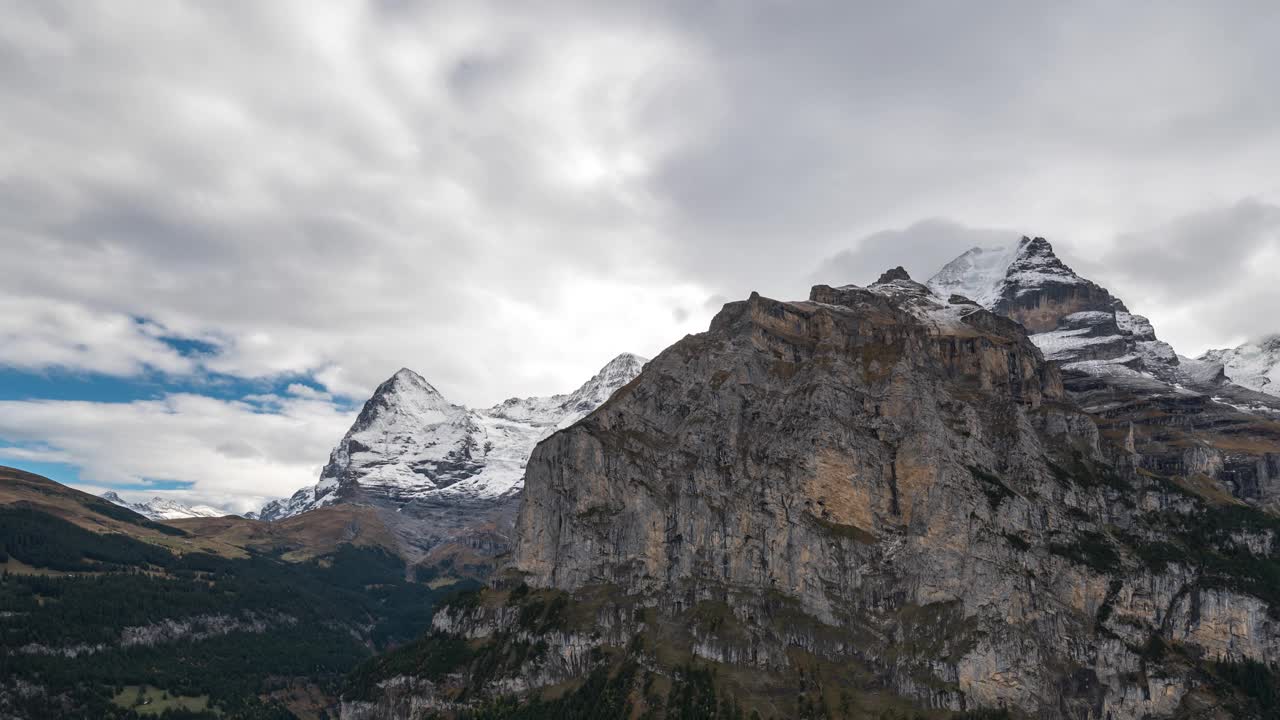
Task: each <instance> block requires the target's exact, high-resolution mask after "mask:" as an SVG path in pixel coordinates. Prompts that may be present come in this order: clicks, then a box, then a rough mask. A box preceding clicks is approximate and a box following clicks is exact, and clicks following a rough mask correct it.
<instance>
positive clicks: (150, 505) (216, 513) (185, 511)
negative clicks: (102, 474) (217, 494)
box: [101, 490, 231, 520]
mask: <svg viewBox="0 0 1280 720" xmlns="http://www.w3.org/2000/svg"><path fill="white" fill-rule="evenodd" d="M101 497H102V499H103V500H106V501H107V502H110V503H114V504H116V505H120V506H121V507H126V508H129V509H130V510H132V511H134V512H136V513H138V514H139V515H142V516H143V517H145V518H148V519H150V520H182V519H184V518H195V517H222V516H224V515H230V514H231V513H229V512H227V511H226V510H220V509H218V508H216V507H211V506H209V505H187V504H185V503H180V502H178V501H177V500H171V499H169V498H162V497H153V498H151V499H150V500H148V501H146V502H141V503H131V502H129V501H128V500H125V499H124V498H122V497H120V495H119V494H118V493H116V492H115V491H114V490H110V491H107V492H105V493H103V494H102V495H101Z"/></svg>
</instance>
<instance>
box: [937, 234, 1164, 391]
mask: <svg viewBox="0 0 1280 720" xmlns="http://www.w3.org/2000/svg"><path fill="white" fill-rule="evenodd" d="M928 286H929V287H930V288H931V289H932V290H933V291H934V292H936V293H938V294H939V295H942V296H943V297H948V296H950V295H960V296H963V297H967V298H969V299H971V300H973V301H974V302H977V303H978V304H980V305H982V306H983V307H985V308H987V309H988V310H991V311H992V312H994V313H996V314H998V315H1004V316H1005V317H1008V318H1011V319H1013V320H1016V321H1017V322H1018V323H1020V324H1021V325H1022V326H1023V327H1025V328H1027V331H1028V332H1029V333H1030V334H1031V340H1032V342H1034V343H1035V344H1036V346H1037V347H1039V348H1040V350H1041V351H1042V352H1043V353H1044V354H1045V358H1046V359H1048V360H1057V361H1059V362H1061V363H1063V365H1064V367H1066V368H1067V369H1073V368H1074V369H1079V370H1082V371H1085V372H1090V373H1093V374H1099V373H1111V374H1123V375H1139V374H1148V375H1153V376H1156V377H1163V378H1169V377H1172V376H1173V374H1174V373H1175V372H1176V368H1177V366H1178V364H1179V361H1178V356H1177V354H1176V353H1175V352H1174V351H1173V348H1172V347H1170V346H1169V344H1168V343H1165V342H1162V341H1160V340H1159V339H1157V338H1156V334H1155V329H1154V328H1153V327H1152V326H1151V322H1150V321H1149V320H1147V318H1145V317H1143V316H1141V315H1134V314H1132V313H1130V312H1129V309H1128V308H1126V307H1125V305H1124V303H1123V302H1121V301H1120V300H1119V299H1118V298H1116V297H1114V296H1113V295H1112V294H1111V293H1110V292H1108V291H1107V290H1106V289H1105V288H1103V287H1101V286H1100V285H1098V284H1096V283H1094V282H1092V281H1090V280H1086V279H1085V278H1082V277H1080V276H1079V275H1077V274H1076V273H1075V271H1074V270H1072V269H1071V268H1070V267H1068V266H1067V265H1066V264H1065V263H1063V262H1062V260H1060V259H1059V258H1058V256H1057V255H1055V254H1054V252H1053V246H1052V245H1050V244H1049V242H1048V241H1047V240H1045V239H1044V238H1039V237H1037V238H1028V237H1024V238H1022V239H1021V240H1020V241H1018V242H1016V243H1014V244H1012V245H1010V246H1008V247H1004V248H973V249H972V250H969V251H968V252H966V253H964V254H963V255H961V256H960V257H958V258H956V259H955V260H952V261H951V262H949V263H947V265H945V266H944V267H943V268H942V269H941V270H940V271H938V274H936V275H934V276H933V277H932V278H930V279H929V281H928Z"/></svg>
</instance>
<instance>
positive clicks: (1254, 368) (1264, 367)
mask: <svg viewBox="0 0 1280 720" xmlns="http://www.w3.org/2000/svg"><path fill="white" fill-rule="evenodd" d="M1199 360H1200V361H1201V362H1205V363H1217V364H1221V365H1222V366H1223V371H1224V372H1225V374H1226V376H1227V377H1229V378H1231V381H1232V382H1234V383H1236V384H1237V385H1243V386H1244V387H1247V388H1249V389H1251V390H1257V391H1258V392H1263V393H1267V394H1268V395H1275V396H1277V397H1280V334H1276V335H1270V336H1268V337H1264V338H1262V339H1260V340H1256V341H1253V342H1247V343H1245V344H1243V345H1241V346H1240V347H1236V348H1231V349H1227V350H1210V351H1208V352H1206V353H1205V354H1203V355H1201V356H1200V357H1199Z"/></svg>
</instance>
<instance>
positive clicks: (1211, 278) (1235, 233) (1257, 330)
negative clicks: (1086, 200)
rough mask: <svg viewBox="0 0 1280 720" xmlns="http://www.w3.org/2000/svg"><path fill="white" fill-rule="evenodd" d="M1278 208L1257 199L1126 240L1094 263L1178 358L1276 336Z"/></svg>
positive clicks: (1187, 217)
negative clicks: (1153, 324)
mask: <svg viewBox="0 0 1280 720" xmlns="http://www.w3.org/2000/svg"><path fill="white" fill-rule="evenodd" d="M1276 268H1280V206H1277V205H1274V204H1271V203H1267V202H1262V201H1259V200H1256V199H1245V200H1241V201H1240V202H1237V203H1234V204H1232V205H1229V206H1226V207H1220V208H1214V209H1211V210H1205V211H1201V212H1196V213H1190V214H1187V215H1184V216H1182V217H1179V218H1176V219H1174V220H1171V221H1169V222H1167V223H1163V224H1161V225H1159V226H1156V227H1154V228H1151V229H1148V230H1143V231H1140V232H1131V233H1125V234H1123V235H1121V236H1120V237H1118V238H1117V239H1116V242H1115V245H1114V247H1113V248H1112V249H1111V250H1110V251H1109V252H1107V253H1106V254H1104V255H1103V256H1102V257H1101V258H1100V259H1099V260H1098V262H1097V263H1096V265H1095V268H1094V269H1095V271H1096V273H1097V274H1098V275H1099V276H1100V278H1106V279H1108V281H1109V282H1114V283H1117V284H1122V285H1123V286H1124V287H1125V288H1126V290H1127V292H1128V295H1127V296H1126V302H1127V303H1129V305H1130V307H1131V308H1134V309H1135V311H1137V310H1136V308H1144V310H1143V311H1144V312H1149V313H1150V314H1151V315H1152V319H1153V320H1156V321H1158V322H1157V325H1156V327H1157V330H1158V331H1160V332H1161V334H1162V336H1163V337H1164V338H1165V339H1166V340H1169V341H1170V342H1172V343H1173V345H1174V347H1176V348H1177V349H1178V350H1179V352H1182V353H1183V354H1191V355H1198V354H1199V353H1200V352H1202V351H1203V350H1205V349H1208V348H1209V347H1223V346H1233V345H1236V344H1239V343H1240V342H1242V341H1243V340H1245V339H1249V338H1252V337H1255V336H1257V335H1261V334H1265V333H1267V332H1275V331H1276V330H1277V329H1280V323H1277V321H1276V318H1275V317H1274V311H1275V310H1276V309H1277V308H1280V285H1277V283H1276V277H1277V273H1276Z"/></svg>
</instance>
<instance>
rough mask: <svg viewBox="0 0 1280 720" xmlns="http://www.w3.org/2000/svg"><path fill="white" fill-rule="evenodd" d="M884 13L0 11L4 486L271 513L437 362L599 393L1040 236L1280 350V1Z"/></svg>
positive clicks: (1098, 270) (1187, 329)
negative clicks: (719, 328)
mask: <svg viewBox="0 0 1280 720" xmlns="http://www.w3.org/2000/svg"><path fill="white" fill-rule="evenodd" d="M880 5H881V7H878V8H877V7H874V6H873V4H869V3H848V2H837V1H834V0H833V1H831V2H785V3H784V2H778V1H776V0H735V1H733V2H728V1H721V0H708V1H707V2H696V3H688V2H670V3H667V2H660V1H657V0H655V1H653V2H644V3H630V2H626V3H624V2H599V1H598V0H594V1H591V2H581V3H574V2H537V1H534V2H520V3H511V2H508V3H489V2H485V1H484V0H467V1H465V2H425V1H424V2H411V1H409V0H376V1H370V2H358V1H355V0H334V1H332V2H324V3H316V2H310V1H307V0H275V1H273V2H269V3H264V2H258V1H256V0H216V1H215V0H209V1H208V2H186V1H183V0H172V1H170V2H164V3H147V4H146V5H145V7H144V6H140V5H137V4H132V3H119V2H96V1H95V0H69V1H66V2H64V1H62V0H0V129H2V130H3V132H4V137H5V141H4V142H3V143H0V251H3V264H2V265H0V278H2V279H3V282H0V463H5V464H12V465H17V466H20V467H24V468H28V469H32V470H35V471H37V472H43V473H45V474H48V475H49V476H50V477H53V478H55V479H58V480H61V481H64V482H69V483H73V484H75V485H76V486H77V487H81V488H84V489H89V490H91V491H95V492H101V491H104V490H106V489H109V488H111V489H117V490H119V491H121V494H122V495H125V496H126V497H130V498H133V499H139V498H144V497H148V496H151V495H157V494H158V495H165V496H170V497H175V498H177V499H182V500H186V501H191V502H206V503H210V504H214V505H218V506H221V507H225V508H228V509H231V510H235V511H246V510H250V509H254V508H256V507H257V506H259V505H261V504H262V502H263V501H265V500H266V499H269V498H272V497H278V496H283V495H288V494H290V493H292V492H293V491H294V490H296V489H297V488H298V487H301V486H303V485H307V484H310V483H312V482H314V481H315V478H316V476H317V475H318V473H319V470H320V467H321V466H322V465H323V464H324V462H325V461H326V459H327V456H328V452H329V450H330V449H331V448H332V446H333V445H334V444H336V442H337V441H338V440H339V439H340V438H341V436H342V434H343V433H344V432H345V430H346V428H347V427H348V426H349V425H350V423H351V421H352V420H353V419H354V416H355V414H356V412H358V409H359V406H360V404H361V403H362V402H363V400H364V399H365V398H367V396H368V394H369V393H370V392H371V391H372V389H373V388H374V387H375V386H376V385H377V384H378V383H379V382H381V381H382V380H384V379H386V378H387V377H389V376H390V375H391V374H392V373H394V372H395V371H396V370H397V369H399V368H400V367H402V366H407V367H410V368H412V369H414V370H416V371H418V372H419V373H421V374H422V375H423V376H425V377H426V378H427V379H428V380H429V381H430V382H431V383H432V384H433V385H435V386H436V387H437V388H439V389H440V390H441V391H442V392H443V393H444V395H445V396H446V397H448V398H449V399H450V400H452V401H453V402H457V403H462V404H467V405H470V406H481V407H483V406H488V405H491V404H494V403H496V402H499V401H501V400H503V399H505V398H507V397H512V396H528V395H546V394H552V393H556V392H566V391H569V390H572V389H573V388H575V387H576V386H577V385H579V384H581V383H582V382H583V381H584V380H586V379H587V378H588V377H590V376H591V375H592V374H593V373H594V372H595V371H596V370H597V369H598V368H599V367H600V366H602V365H604V364H605V363H606V362H607V361H608V360H609V359H610V358H611V357H613V356H615V355H616V354H618V353H620V352H624V351H630V352H636V353H638V354H641V355H645V356H652V355H655V354H657V353H658V352H660V351H661V350H662V349H663V348H664V347H665V346H667V345H669V344H670V343H672V342H674V341H675V340H678V339H679V338H680V337H682V336H683V335H685V334H687V333H692V332H699V331H702V330H704V329H705V328H706V326H707V324H708V322H709V320H710V318H711V317H712V316H713V315H714V313H715V312H716V311H717V310H718V309H719V307H720V306H721V305H722V304H723V303H724V302H726V301H728V300H731V299H736V298H742V297H745V296H746V295H747V294H749V293H750V292H751V291H753V290H755V291H759V292H761V293H763V294H765V295H771V296H776V297H786V298H793V297H803V296H805V295H806V294H807V290H808V287H809V285H811V284H814V283H816V282H823V283H827V284H846V283H859V284H866V283H868V282H870V281H872V280H874V279H875V277H876V276H877V275H878V274H879V273H880V272H881V271H882V270H884V269H885V268H887V267H890V266H894V265H903V266H905V267H906V268H907V269H908V270H909V271H910V272H911V273H912V274H913V275H915V276H916V277H918V278H921V279H923V278H927V277H928V276H929V275H930V274H932V272H933V271H935V270H936V269H937V268H938V267H940V266H941V265H942V264H943V263H945V262H946V261H947V260H949V259H950V258H952V257H954V256H956V255H958V254H959V253H961V252H963V251H964V250H966V249H968V248H970V247H973V246H975V245H993V244H1002V243H1006V242H1012V241H1015V240H1016V239H1017V238H1018V237H1019V236H1021V235H1024V234H1025V235H1040V236H1044V237H1046V238H1048V239H1049V240H1050V241H1051V242H1052V243H1053V244H1054V246H1055V247H1056V248H1057V249H1058V251H1059V254H1060V255H1061V256H1062V257H1063V258H1064V259H1065V260H1066V261H1067V262H1068V263H1069V264H1071V265H1072V266H1073V267H1075V268H1076V270H1077V271H1079V272H1080V273H1081V274H1083V275H1085V276H1087V277H1090V278H1091V279H1094V280H1095V281H1097V282H1099V283H1101V284H1103V285H1104V286H1106V287H1108V288H1109V289H1110V290H1111V291H1112V292H1113V293H1114V294H1116V295H1117V296H1119V297H1121V298H1122V299H1123V300H1124V301H1125V302H1126V304H1127V305H1128V306H1129V307H1130V309H1131V310H1133V311H1135V312H1138V313H1142V314H1145V315H1147V316H1149V317H1150V318H1151V319H1152V321H1153V323H1154V324H1155V327H1156V330H1157V332H1158V333H1159V335H1160V336H1161V338H1162V339H1165V340H1168V341H1169V342H1171V343H1172V344H1173V345H1174V347H1175V348H1177V349H1178V351H1179V352H1181V353H1183V354H1184V355H1196V354H1199V353H1200V352H1202V351H1204V350H1205V349H1208V348H1211V347H1221V346H1229V345H1235V344H1238V343H1240V342H1242V341H1244V340H1246V339H1248V338H1251V337H1255V336H1259V335H1262V334H1266V333H1270V332H1275V331H1278V330H1280V320H1277V319H1276V316H1277V314H1278V313H1277V311H1278V310H1280V283H1276V282H1275V278H1276V269H1277V268H1280V173H1277V172H1276V168H1277V167H1280V93H1277V92H1275V80H1274V77H1275V73H1274V69H1275V68H1276V67H1280V43H1276V42H1275V41H1274V39H1275V38H1276V37H1277V36H1280V5H1277V4H1275V3H1270V2H1238V3H1210V2H1196V3H1184V2H1178V1H1177V0H1174V1H1172V2H1158V3H1157V2H1134V3H1113V2H1081V3H1047V2H1045V3H1042V2H976V3H946V2H936V1H935V2H911V1H907V2H897V3H891V4H889V3H886V4H880Z"/></svg>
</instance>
